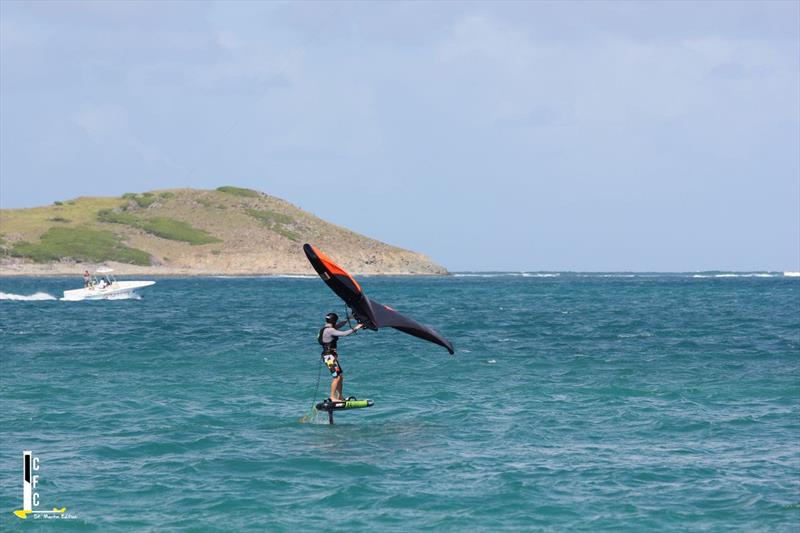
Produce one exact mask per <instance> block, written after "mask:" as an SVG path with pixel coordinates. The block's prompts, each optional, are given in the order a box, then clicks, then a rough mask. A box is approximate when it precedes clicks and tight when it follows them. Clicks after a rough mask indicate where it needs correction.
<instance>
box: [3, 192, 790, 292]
mask: <svg viewBox="0 0 800 533" xmlns="http://www.w3.org/2000/svg"><path fill="white" fill-rule="evenodd" d="M227 185H228V186H231V185H232V184H227ZM224 186H226V185H219V187H224ZM232 186H234V187H239V185H236V184H233V185H232ZM175 189H195V190H209V191H212V190H216V189H217V187H209V188H206V187H155V188H153V189H149V190H147V191H134V190H129V189H128V190H126V191H125V192H124V193H121V194H117V195H104V194H79V195H77V196H73V197H71V198H64V199H56V200H53V201H51V202H49V203H47V204H40V205H35V206H26V207H4V206H2V205H0V209H37V208H43V207H49V206H52V205H54V204H55V202H69V201H71V200H75V199H77V198H86V197H94V198H97V197H100V198H102V197H110V198H114V197H119V196H121V195H122V194H126V193H142V192H158V191H166V190H175ZM253 190H256V191H257V192H261V193H264V194H266V195H269V196H273V197H275V198H280V199H281V200H283V201H286V202H289V203H291V204H293V205H298V204H296V203H295V202H292V201H291V200H289V199H286V198H281V197H278V196H275V195H272V194H270V193H269V192H267V191H263V190H259V189H253ZM298 207H300V208H301V209H304V208H303V207H302V206H299V205H298ZM304 210H305V209H304ZM308 212H310V213H311V214H312V215H315V216H319V215H317V214H316V213H314V212H312V211H308ZM320 218H322V217H320ZM343 226H344V227H345V228H347V229H351V228H349V227H348V226H347V225H343ZM0 233H2V227H0ZM359 233H360V232H359ZM365 236H367V237H369V238H372V239H375V240H379V241H381V242H384V243H385V244H388V245H390V246H397V245H396V244H394V243H392V242H390V241H387V240H384V239H382V238H380V237H377V236H374V235H365ZM406 249H408V250H410V251H412V252H419V253H423V254H425V255H427V256H428V257H431V255H430V254H428V253H427V252H423V251H420V250H418V249H415V248H406ZM332 253H334V254H335V252H333V251H332ZM431 259H432V260H433V261H434V262H436V263H438V264H440V265H442V266H443V267H445V268H446V269H447V271H448V272H449V273H450V274H470V273H480V274H493V273H509V274H513V273H560V274H564V273H576V274H704V273H733V274H747V273H786V272H790V273H791V272H800V265H798V267H797V268H795V269H781V268H754V269H720V268H707V269H687V270H639V269H616V270H595V269H586V270H583V269H580V270H579V269H573V268H562V269H535V268H488V269H470V268H459V269H453V268H450V267H448V266H447V264H446V263H443V262H441V261H438V260H437V259H436V258H434V257H431ZM269 275H270V274H264V276H269ZM368 275H369V276H376V275H379V274H368ZM167 277H169V276H167ZM236 277H247V276H246V275H244V276H236Z"/></svg>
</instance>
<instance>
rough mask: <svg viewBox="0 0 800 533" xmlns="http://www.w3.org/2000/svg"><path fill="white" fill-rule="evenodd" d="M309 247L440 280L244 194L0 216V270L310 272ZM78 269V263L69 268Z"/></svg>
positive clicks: (152, 195) (418, 259)
mask: <svg viewBox="0 0 800 533" xmlns="http://www.w3.org/2000/svg"><path fill="white" fill-rule="evenodd" d="M304 242H311V243H313V244H315V245H318V246H319V247H320V248H322V249H323V250H327V251H329V253H330V254H331V255H332V256H334V257H335V258H337V259H338V260H339V261H340V262H341V263H342V264H343V265H346V266H347V267H348V268H349V269H351V270H352V271H354V272H360V273H370V274H445V273H446V272H447V271H446V270H445V269H444V268H443V267H441V266H439V265H437V264H435V263H433V262H432V261H431V260H430V259H428V258H427V257H425V256H423V255H421V254H418V253H415V252H411V251H408V250H403V249H400V248H396V247H394V246H390V245H388V244H385V243H382V242H380V241H376V240H374V239H370V238H368V237H365V236H363V235H359V234H357V233H354V232H352V231H350V230H348V229H346V228H342V227H340V226H336V225H333V224H330V223H328V222H325V221H324V220H322V219H320V218H318V217H316V216H314V215H312V214H310V213H308V212H306V211H303V210H301V209H299V208H298V207H295V206H293V205H292V204H290V203H288V202H286V201H284V200H281V199H279V198H275V197H272V196H268V195H266V194H263V193H261V192H258V191H254V190H251V189H242V188H239V187H220V188H218V189H216V190H198V189H171V190H162V191H150V192H145V193H127V194H124V195H122V196H121V197H118V198H105V197H104V198H92V197H81V198H76V199H74V200H69V201H63V202H55V203H54V204H53V205H51V206H46V207H34V208H29V209H2V210H0V274H22V273H29V274H62V273H63V274H74V273H75V272H76V269H77V268H83V267H84V265H83V263H85V264H86V265H85V266H86V267H87V268H88V266H89V265H95V264H100V263H105V264H113V265H114V266H115V268H116V269H117V270H118V271H119V272H122V273H125V272H130V273H145V272H149V273H156V274H157V273H164V274H170V273H180V274H197V275H203V274H240V275H246V274H310V273H313V271H312V270H311V268H310V266H309V265H308V262H307V261H306V259H305V255H304V254H303V252H302V250H301V245H302V244H303V243H304ZM77 263H82V265H80V266H79V265H77Z"/></svg>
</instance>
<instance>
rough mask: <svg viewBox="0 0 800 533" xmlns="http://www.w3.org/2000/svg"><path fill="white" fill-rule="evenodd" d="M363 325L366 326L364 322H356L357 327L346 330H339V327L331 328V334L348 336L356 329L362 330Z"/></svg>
mask: <svg viewBox="0 0 800 533" xmlns="http://www.w3.org/2000/svg"><path fill="white" fill-rule="evenodd" d="M363 327H364V325H363V324H356V327H354V328H352V329H346V330H344V331H339V330H338V329H334V330H330V334H331V335H333V336H334V337H347V336H348V335H350V334H351V333H355V332H356V331H358V330H360V329H361V328H363Z"/></svg>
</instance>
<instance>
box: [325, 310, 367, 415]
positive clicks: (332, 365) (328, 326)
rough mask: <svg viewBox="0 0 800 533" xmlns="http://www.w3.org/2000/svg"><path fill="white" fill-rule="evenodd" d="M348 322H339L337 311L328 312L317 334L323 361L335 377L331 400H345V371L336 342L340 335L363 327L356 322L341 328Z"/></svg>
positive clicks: (332, 384)
mask: <svg viewBox="0 0 800 533" xmlns="http://www.w3.org/2000/svg"><path fill="white" fill-rule="evenodd" d="M346 323H347V321H346V320H342V321H341V322H339V315H337V314H336V313H328V314H327V315H325V325H324V326H322V328H320V330H319V334H318V335H317V341H318V342H319V343H320V344H321V345H322V361H323V362H324V363H325V366H327V367H328V370H330V372H331V378H333V379H332V381H331V395H330V401H332V402H343V401H344V396H343V395H342V386H343V383H344V373H343V372H342V367H341V366H340V365H339V353H338V352H337V350H336V344H337V343H338V342H339V337H347V336H348V335H350V334H351V333H355V332H356V331H358V330H359V329H361V328H362V327H363V325H362V324H356V326H355V327H354V328H351V329H347V330H340V329H339V328H340V327H342V326H344V325H345V324H346Z"/></svg>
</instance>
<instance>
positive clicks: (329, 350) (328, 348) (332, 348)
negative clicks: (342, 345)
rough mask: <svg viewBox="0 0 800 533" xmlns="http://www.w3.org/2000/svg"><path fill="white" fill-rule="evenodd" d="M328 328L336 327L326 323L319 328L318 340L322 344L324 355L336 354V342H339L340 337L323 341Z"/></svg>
mask: <svg viewBox="0 0 800 533" xmlns="http://www.w3.org/2000/svg"><path fill="white" fill-rule="evenodd" d="M328 328H333V329H336V328H334V327H333V326H331V325H330V324H325V325H324V326H322V327H321V328H320V329H319V333H317V342H318V343H320V345H321V346H322V355H336V344H337V343H338V342H339V337H334V338H333V340H331V342H323V341H322V334H323V333H324V332H325V330H326V329H328Z"/></svg>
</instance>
